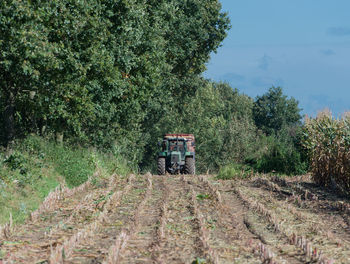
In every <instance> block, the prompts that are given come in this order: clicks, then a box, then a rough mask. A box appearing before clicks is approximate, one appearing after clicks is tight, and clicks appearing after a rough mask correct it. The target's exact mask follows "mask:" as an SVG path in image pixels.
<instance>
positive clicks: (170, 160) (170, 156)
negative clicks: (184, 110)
mask: <svg viewBox="0 0 350 264" xmlns="http://www.w3.org/2000/svg"><path fill="white" fill-rule="evenodd" d="M161 145H162V150H161V152H160V153H159V155H158V173H159V174H165V173H166V172H169V173H171V174H175V173H188V174H194V173H195V166H194V158H195V155H194V149H195V145H194V136H193V135H191V134H166V135H165V136H164V138H163V143H162V144H161Z"/></svg>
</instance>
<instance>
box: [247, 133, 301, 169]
mask: <svg viewBox="0 0 350 264" xmlns="http://www.w3.org/2000/svg"><path fill="white" fill-rule="evenodd" d="M289 138H290V136H289V137H288V136H287V135H279V136H268V137H267V138H266V144H265V145H264V147H265V151H264V152H263V154H262V155H261V156H259V157H257V158H255V159H248V160H247V161H248V163H250V164H251V166H253V167H254V168H255V169H256V170H257V171H259V172H264V173H267V172H277V173H279V174H286V175H301V174H305V173H306V172H307V169H308V164H307V161H306V160H305V158H304V157H303V156H302V154H301V153H300V151H299V150H298V149H297V148H296V147H295V146H294V144H293V142H291V141H290V140H288V139H289Z"/></svg>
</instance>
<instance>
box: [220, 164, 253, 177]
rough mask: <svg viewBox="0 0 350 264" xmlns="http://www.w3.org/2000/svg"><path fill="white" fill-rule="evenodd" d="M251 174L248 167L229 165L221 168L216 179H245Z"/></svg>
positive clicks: (250, 169)
mask: <svg viewBox="0 0 350 264" xmlns="http://www.w3.org/2000/svg"><path fill="white" fill-rule="evenodd" d="M253 174H254V171H253V169H252V168H250V167H249V166H245V165H241V164H230V165H226V166H223V167H221V168H220V170H219V173H218V175H217V177H216V178H217V179H219V180H233V179H246V178H249V177H250V176H252V175H253Z"/></svg>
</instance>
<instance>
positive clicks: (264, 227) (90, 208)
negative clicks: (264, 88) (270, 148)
mask: <svg viewBox="0 0 350 264" xmlns="http://www.w3.org/2000/svg"><path fill="white" fill-rule="evenodd" d="M349 225H350V203H349V201H348V200H346V199H345V198H342V197H341V196H338V195H336V194H334V193H332V192H329V191H325V190H323V189H321V188H319V187H317V186H316V185H315V184H313V183H312V182H311V181H310V178H309V177H308V176H300V177H293V178H277V177H270V178H267V177H264V176H263V175H261V176H256V177H254V178H252V179H250V180H226V181H218V180H215V177H214V176H210V175H200V176H189V175H185V176H184V175H176V176H172V175H167V176H158V175H151V174H146V175H137V176H136V175H129V176H128V177H119V176H117V175H113V176H111V177H110V179H109V180H108V181H101V182H98V183H94V184H92V183H90V182H87V183H85V184H83V185H81V186H79V187H77V188H75V189H67V188H65V187H60V188H57V189H56V190H55V191H54V192H52V193H51V194H50V195H49V196H48V197H47V198H46V200H45V201H44V202H43V204H42V205H41V206H40V207H39V209H38V210H37V211H35V212H33V213H32V214H31V217H30V219H28V221H27V222H26V223H25V224H23V225H19V226H15V227H13V226H12V225H11V223H10V224H8V225H6V226H5V227H3V228H2V230H1V236H2V239H1V240H0V263H350V228H349Z"/></svg>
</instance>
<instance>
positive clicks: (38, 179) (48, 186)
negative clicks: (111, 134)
mask: <svg viewBox="0 0 350 264" xmlns="http://www.w3.org/2000/svg"><path fill="white" fill-rule="evenodd" d="M96 169H99V170H100V172H101V173H100V174H99V176H98V177H99V178H94V179H92V180H93V183H95V184H98V182H99V180H100V179H102V178H107V177H109V176H110V175H111V174H113V173H118V174H119V175H126V174H128V173H130V168H129V164H127V163H126V161H125V160H124V159H123V158H122V157H121V156H119V155H118V156H116V155H113V153H101V152H99V151H97V150H95V149H86V148H80V147H77V146H62V145H57V144H56V143H54V142H52V141H48V140H44V139H42V138H40V137H35V136H30V137H28V138H26V139H24V140H22V141H18V142H16V144H15V145H14V146H13V148H12V150H11V151H1V152H0V225H1V224H4V223H6V222H8V220H9V217H10V214H12V217H13V220H14V223H22V222H24V220H25V219H26V218H27V217H28V215H29V213H30V212H32V211H33V210H35V209H37V208H38V206H39V205H40V203H41V202H42V201H43V200H44V199H45V197H46V196H47V195H48V193H49V192H50V191H52V190H53V189H55V188H56V187H57V186H58V185H59V184H60V183H63V182H65V183H66V184H67V185H68V187H75V186H78V185H80V184H82V183H84V182H85V181H87V180H88V178H89V177H92V176H93V174H94V172H95V171H96Z"/></svg>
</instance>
